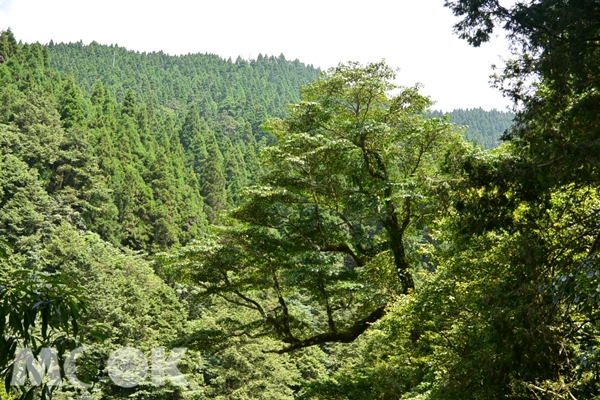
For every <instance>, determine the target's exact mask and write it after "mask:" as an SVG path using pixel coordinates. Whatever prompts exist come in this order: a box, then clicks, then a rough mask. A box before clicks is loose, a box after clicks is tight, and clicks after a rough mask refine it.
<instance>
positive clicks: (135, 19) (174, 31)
mask: <svg viewBox="0 0 600 400" xmlns="http://www.w3.org/2000/svg"><path fill="white" fill-rule="evenodd" d="M455 22H456V19H455V18H454V17H453V15H452V13H451V11H450V10H449V9H447V8H444V7H443V0H370V1H369V2H367V1H354V0H343V1H342V0H320V1H318V0H303V1H294V2H292V1H285V0H278V1H275V0H246V1H243V0H220V1H219V0H212V1H206V0H196V1H192V0H168V1H164V0H163V1H154V0H102V1H96V0H51V1H50V0H0V29H6V28H9V27H10V28H11V29H12V31H13V33H14V34H15V36H16V37H17V40H22V41H23V42H36V41H38V42H40V43H48V42H49V41H50V39H52V40H54V41H55V42H76V41H79V40H83V42H84V43H86V44H87V43H89V42H91V41H92V40H95V41H97V42H98V43H101V44H115V43H116V44H118V45H120V46H124V47H126V48H128V49H131V50H138V51H148V52H149V51H159V50H163V51H164V52H166V53H169V54H182V53H183V54H185V53H215V54H218V55H220V56H222V57H225V58H227V57H232V58H233V59H234V60H235V58H236V57H237V56H238V55H240V56H242V58H246V59H247V58H256V56H258V54H259V53H262V54H263V55H264V54H269V55H270V54H273V55H279V54H280V53H283V54H284V55H285V57H286V58H287V59H296V58H298V59H299V60H300V61H302V62H304V63H307V64H313V65H314V66H318V67H321V68H329V67H332V66H335V65H337V64H338V63H339V62H344V61H360V62H362V63H367V62H370V61H379V60H381V59H385V60H386V61H387V63H388V64H389V65H391V66H392V67H394V68H400V74H399V76H398V81H399V83H401V84H403V85H413V84H415V83H417V82H419V83H422V84H423V85H424V89H423V92H424V93H425V94H427V95H430V96H431V97H432V98H433V100H435V101H436V102H437V104H436V106H434V108H436V109H442V110H445V111H450V110H452V109H454V108H473V107H482V108H484V109H488V110H489V109H492V108H497V109H500V110H504V109H506V107H507V105H508V104H509V102H508V101H507V100H506V99H505V98H503V97H502V95H501V94H500V93H499V92H498V91H497V90H496V89H493V88H490V85H489V80H490V79H489V76H490V75H491V74H492V73H493V71H492V69H491V65H492V64H494V63H495V64H499V65H500V64H501V58H500V57H504V58H506V57H507V56H508V50H507V48H508V46H507V43H506V41H505V39H504V38H503V37H496V38H494V40H493V42H492V43H488V44H485V45H483V46H482V47H480V48H477V49H475V48H471V47H470V46H469V45H468V44H467V43H466V42H465V41H463V40H460V39H459V38H458V37H457V36H456V35H455V34H454V33H453V32H452V26H453V24H454V23H455Z"/></svg>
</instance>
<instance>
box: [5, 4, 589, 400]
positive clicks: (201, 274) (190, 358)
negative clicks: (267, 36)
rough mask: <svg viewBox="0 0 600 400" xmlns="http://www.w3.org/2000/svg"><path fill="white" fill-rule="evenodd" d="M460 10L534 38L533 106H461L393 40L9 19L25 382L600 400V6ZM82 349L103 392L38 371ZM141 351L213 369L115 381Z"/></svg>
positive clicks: (8, 318) (527, 80)
mask: <svg viewBox="0 0 600 400" xmlns="http://www.w3.org/2000/svg"><path fill="white" fill-rule="evenodd" d="M446 6H447V7H449V8H450V9H451V10H452V11H453V12H454V13H455V14H456V15H457V16H458V17H459V18H461V19H460V22H459V23H458V24H457V26H456V31H457V33H458V34H459V35H460V36H461V37H463V38H464V39H466V40H467V41H469V42H470V43H471V44H473V45H475V46H478V45H480V44H481V43H482V42H485V41H486V40H488V39H489V37H490V35H491V34H492V32H493V30H494V29H495V28H496V27H498V26H501V27H502V28H504V29H505V30H506V31H507V32H508V33H509V36H510V38H511V40H512V43H513V46H514V49H515V53H514V59H513V60H510V61H508V63H507V64H506V66H505V68H504V69H503V70H502V71H501V73H500V75H499V76H498V81H497V85H498V86H499V87H500V88H501V90H503V91H504V93H505V94H506V95H507V96H509V97H511V98H512V99H514V100H515V103H516V105H517V107H516V108H515V109H516V110H518V111H517V112H516V114H511V113H504V112H499V111H492V112H485V111H483V110H481V109H472V110H454V111H453V112H451V113H449V115H446V116H444V115H442V113H440V112H437V111H432V110H431V109H430V107H431V106H432V104H433V101H432V99H429V98H427V97H426V96H423V95H422V94H420V93H419V90H418V87H398V86H396V85H395V84H394V83H393V82H394V78H395V73H394V71H393V70H392V69H391V68H390V67H389V66H387V65H386V64H385V63H384V62H379V63H372V64H367V65H361V64H358V63H346V64H340V65H338V66H337V67H336V68H332V69H330V70H328V71H325V72H321V71H319V70H317V69H315V68H313V67H312V66H306V65H304V64H302V63H300V62H299V61H289V60H286V59H285V58H284V57H283V56H280V57H263V56H259V57H258V58H257V59H256V60H242V59H240V58H238V59H237V60H236V61H235V62H234V61H232V60H223V59H221V58H219V57H218V56H215V55H199V54H196V55H191V54H190V55H184V56H168V55H166V54H163V53H138V52H131V51H127V50H126V49H123V48H120V47H118V46H103V45H99V44H97V43H91V44H90V45H85V46H84V45H83V44H82V43H75V44H54V43H50V44H49V45H47V46H43V45H40V44H38V43H36V44H22V43H18V42H17V40H16V39H15V37H14V36H13V34H12V32H11V31H10V30H7V31H2V32H1V33H0V221H1V222H0V331H1V332H2V336H1V343H0V344H1V345H2V352H1V353H0V374H1V375H2V377H3V378H5V380H4V381H5V385H4V388H3V389H2V390H0V397H2V399H4V398H7V399H11V400H12V399H16V398H22V399H33V398H43V399H45V398H50V397H52V398H57V399H72V398H81V399H98V400H100V399H120V398H138V399H205V398H206V399H282V400H283V399H336V400H340V399H346V400H351V399H403V400H405V399H414V400H417V399H495V398H510V399H529V398H532V399H561V398H563V399H591V398H596V397H598V396H600V379H599V376H600V371H599V363H598V359H599V357H600V350H599V348H598V345H599V341H600V326H599V325H598V321H599V320H600V319H599V318H598V315H599V314H598V309H599V306H598V302H599V300H600V296H599V295H598V288H599V287H600V274H599V272H598V271H599V270H600V268H599V266H598V251H599V249H600V245H599V243H600V227H599V226H598V221H599V220H600V193H598V191H599V189H600V188H599V185H598V170H599V169H598V165H600V164H599V163H598V160H597V155H598V154H600V153H599V152H598V151H597V150H598V149H597V147H598V143H600V139H599V137H598V126H600V124H599V123H598V115H600V112H599V110H600V103H599V101H598V89H599V88H598V85H599V83H598V82H600V80H599V79H598V76H599V73H598V65H600V57H599V51H600V50H599V49H600V47H599V46H598V37H599V36H600V22H599V21H600V18H598V15H600V3H599V2H598V1H596V0H594V1H575V2H566V1H561V0H548V1H539V0H532V1H527V2H516V3H515V4H514V5H512V6H510V7H503V6H501V5H500V4H499V3H498V2H496V1H479V0H478V1H475V0H457V1H446ZM531 82H533V83H534V84H533V85H531ZM464 126H468V128H467V130H465V128H463V127H464ZM501 136H502V140H499V138H500V137H501ZM474 144H475V145H474ZM82 344H84V345H85V346H86V347H85V351H84V352H83V354H82V355H81V357H80V358H79V359H78V361H77V375H76V376H77V378H78V379H79V380H80V381H82V382H86V383H89V384H90V386H89V387H81V386H77V385H75V384H73V380H70V381H68V380H66V379H63V385H62V386H60V387H55V386H52V385H51V380H46V381H41V382H38V380H37V377H36V376H35V375H32V376H30V377H29V384H28V385H25V386H22V385H17V386H15V385H11V379H12V378H13V377H14V376H13V373H14V371H15V364H14V360H15V357H17V354H21V353H19V348H23V347H26V348H31V349H32V352H33V353H32V357H37V358H38V360H42V359H43V357H45V356H44V355H47V354H48V352H47V351H46V350H43V349H44V348H52V349H54V350H55V351H56V354H57V357H58V359H59V360H60V364H61V367H60V368H61V376H63V377H65V376H73V375H68V374H69V373H70V372H69V371H68V370H67V369H66V368H63V367H62V364H63V363H62V361H64V360H65V358H66V357H67V354H68V352H69V351H70V350H72V349H74V348H76V347H77V346H80V345H82ZM123 346H129V347H135V348H137V349H139V350H140V351H142V353H143V354H147V355H150V354H151V353H152V349H153V348H157V347H161V348H167V349H173V348H186V349H187V352H186V353H185V356H184V357H183V359H182V360H181V361H180V362H179V365H178V368H179V370H181V372H182V373H183V376H184V377H185V379H186V381H187V382H188V385H186V386H177V385H175V384H174V383H173V382H167V383H166V385H153V384H152V379H151V377H150V376H149V375H148V376H147V377H146V379H145V380H143V381H142V382H140V384H138V385H134V386H132V387H124V386H122V385H121V386H120V385H117V384H115V383H114V382H113V381H111V377H110V370H109V367H108V364H109V360H110V355H111V353H113V352H114V351H115V350H117V349H119V348H122V347H123ZM32 360H33V358H32ZM71 372H72V371H71ZM33 383H40V385H32V384H33Z"/></svg>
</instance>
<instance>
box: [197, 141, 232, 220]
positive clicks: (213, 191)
mask: <svg viewBox="0 0 600 400" xmlns="http://www.w3.org/2000/svg"><path fill="white" fill-rule="evenodd" d="M206 155H207V159H206V162H205V163H204V165H203V167H202V174H201V175H200V188H201V193H202V196H204V203H205V204H206V206H207V207H206V210H205V211H206V217H207V218H208V221H209V222H210V223H215V222H216V221H217V217H218V213H219V211H221V210H223V209H224V208H226V207H227V192H226V181H225V172H224V167H223V154H221V150H219V146H218V144H217V139H216V138H215V135H214V133H212V132H210V133H209V134H208V136H207V140H206Z"/></svg>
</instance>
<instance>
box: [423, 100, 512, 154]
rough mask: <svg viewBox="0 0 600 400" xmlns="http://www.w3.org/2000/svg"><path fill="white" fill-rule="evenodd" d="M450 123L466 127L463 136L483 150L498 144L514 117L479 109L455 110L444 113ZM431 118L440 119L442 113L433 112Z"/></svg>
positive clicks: (504, 112) (509, 114)
mask: <svg viewBox="0 0 600 400" xmlns="http://www.w3.org/2000/svg"><path fill="white" fill-rule="evenodd" d="M446 114H447V115H448V116H449V117H450V122H452V123H455V124H457V125H460V126H464V127H466V130H465V133H464V136H465V139H467V140H468V141H470V142H473V143H475V144H477V145H479V146H481V147H483V148H485V149H492V148H494V147H496V146H498V145H499V144H500V137H501V136H502V135H503V134H504V133H505V132H506V131H507V130H508V129H509V128H510V127H511V125H512V123H513V119H514V117H515V115H514V114H513V113H511V112H506V111H498V110H491V111H485V110H483V109H481V108H473V109H464V110H463V109H457V110H453V111H451V112H449V113H446ZM431 115H432V116H434V117H438V118H441V117H442V116H443V115H444V113H443V112H441V111H433V112H432V113H431Z"/></svg>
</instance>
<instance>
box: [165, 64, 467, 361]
mask: <svg viewBox="0 0 600 400" xmlns="http://www.w3.org/2000/svg"><path fill="white" fill-rule="evenodd" d="M393 78H394V73H393V71H392V70H391V69H390V68H389V67H387V66H386V65H385V64H384V63H377V64H369V65H366V66H360V65H358V64H348V65H340V66H338V67H337V68H335V69H332V70H330V71H329V72H328V74H326V75H323V77H322V78H321V79H320V80H317V81H315V82H314V83H312V84H310V85H308V86H307V87H305V88H304V90H303V102H301V103H299V104H296V105H293V106H291V109H290V116H289V117H288V118H286V119H284V120H279V119H275V120H270V121H269V122H268V123H266V124H265V125H264V129H266V130H267V131H269V132H271V133H273V135H274V136H275V137H276V139H277V141H276V143H275V144H274V145H273V146H271V147H268V148H267V149H265V151H264V152H263V160H264V161H263V165H264V170H265V173H264V175H263V176H262V177H261V183H262V184H263V186H257V187H253V188H250V189H249V190H248V191H247V201H246V202H244V203H243V204H242V205H241V206H240V207H239V208H238V209H237V210H235V211H234V212H233V213H232V214H231V215H232V217H233V218H234V221H232V224H231V226H230V227H228V228H224V229H223V230H221V231H219V234H218V235H217V236H216V237H209V238H207V239H206V240H204V241H202V242H199V243H198V244H196V245H194V246H190V247H188V248H184V249H183V251H182V252H181V253H179V255H176V256H175V257H174V258H173V259H172V260H167V266H166V268H167V270H168V271H169V272H168V273H170V274H175V276H176V279H185V280H186V281H187V282H190V283H193V284H194V285H197V286H199V287H200V288H201V290H202V291H203V293H204V294H205V295H209V296H218V297H221V298H222V299H224V300H225V301H228V302H230V303H232V304H235V305H237V306H239V307H245V308H247V309H249V310H252V311H253V312H254V313H255V315H256V317H258V319H257V320H255V321H254V322H252V323H249V324H247V325H246V326H239V327H237V328H236V329H235V330H234V331H235V332H239V333H243V332H246V334H249V335H251V336H252V335H253V334H255V332H257V331H260V332H264V333H263V334H268V335H271V336H275V337H277V338H279V339H280V340H281V341H283V342H284V343H287V347H284V348H283V349H280V350H278V352H281V353H283V352H289V351H292V350H295V349H299V348H304V347H308V346H313V345H317V344H323V343H327V342H351V341H353V340H354V339H355V338H356V337H358V336H359V335H360V334H361V333H362V332H364V331H365V329H367V327H368V326H369V324H370V323H372V322H375V321H376V320H378V319H379V318H381V316H382V315H383V314H384V313H385V307H386V304H388V302H389V301H390V300H391V299H392V298H393V296H394V295H400V294H404V295H406V294H409V293H410V292H411V291H412V290H413V289H414V287H415V286H414V281H413V277H412V273H413V269H414V267H415V264H416V262H415V259H417V256H416V252H414V250H412V249H411V248H410V247H409V246H411V243H414V244H413V247H414V246H415V244H416V242H415V239H411V235H412V234H414V233H416V232H417V229H421V228H422V227H423V226H425V225H426V224H427V222H428V221H430V220H432V219H434V218H436V217H437V216H438V213H439V212H441V211H443V209H444V204H445V199H446V198H447V190H446V188H447V184H446V183H445V179H446V176H445V170H446V169H447V168H446V169H445V165H449V163H451V161H452V158H453V157H456V156H457V155H458V154H460V153H461V152H462V151H463V150H464V149H466V147H465V145H464V144H463V142H462V141H461V139H460V136H459V135H458V134H456V133H454V132H453V129H452V126H451V125H449V124H447V123H446V122H445V121H444V120H440V119H434V118H427V117H425V111H426V108H427V106H428V105H429V104H430V102H429V100H428V99H427V98H426V97H423V96H421V95H420V94H419V93H418V91H417V88H398V87H396V86H395V85H394V84H393V83H392V81H393ZM392 90H397V91H396V92H394V94H390V93H391V92H392ZM409 249H410V250H412V251H410V250H409ZM411 263H412V265H411ZM309 309H310V310H311V311H310V313H309V312H308V310H309ZM311 314H312V315H311ZM315 317H316V318H315Z"/></svg>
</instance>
